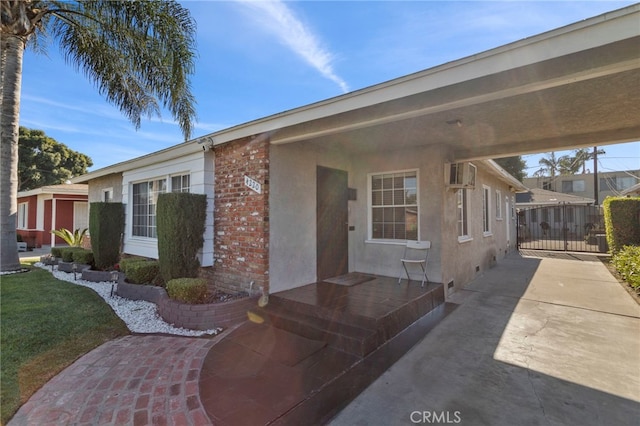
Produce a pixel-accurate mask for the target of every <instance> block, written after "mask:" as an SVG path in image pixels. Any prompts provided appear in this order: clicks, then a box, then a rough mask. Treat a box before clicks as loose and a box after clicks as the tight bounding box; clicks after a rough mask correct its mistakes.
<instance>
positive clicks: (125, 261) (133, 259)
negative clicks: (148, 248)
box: [119, 256, 147, 273]
mask: <svg viewBox="0 0 640 426" xmlns="http://www.w3.org/2000/svg"><path fill="white" fill-rule="evenodd" d="M146 261H147V258H146V257H140V256H131V257H124V258H122V259H120V263H119V265H120V270H121V271H122V272H124V273H126V272H127V266H129V265H130V264H132V263H135V262H146Z"/></svg>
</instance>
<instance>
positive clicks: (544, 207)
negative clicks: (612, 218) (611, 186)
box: [516, 188, 604, 240]
mask: <svg viewBox="0 0 640 426" xmlns="http://www.w3.org/2000/svg"><path fill="white" fill-rule="evenodd" d="M594 204H595V200H594V199H593V198H586V197H580V196H578V195H571V194H565V193H562V192H555V191H548V190H546V189H540V188H532V189H529V190H528V191H526V192H521V193H518V194H516V209H517V211H518V218H519V220H518V222H519V229H518V232H519V235H520V237H521V240H522V238H524V239H526V238H530V237H531V236H538V237H541V238H542V237H551V236H554V235H556V236H562V235H564V234H563V232H565V230H566V232H567V233H568V234H571V236H573V237H575V238H584V236H585V235H587V234H589V233H590V232H595V231H596V230H600V228H602V227H603V226H604V222H603V219H602V209H601V208H600V207H599V206H596V205H594Z"/></svg>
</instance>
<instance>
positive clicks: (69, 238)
mask: <svg viewBox="0 0 640 426" xmlns="http://www.w3.org/2000/svg"><path fill="white" fill-rule="evenodd" d="M51 233H52V234H54V235H55V236H57V237H60V238H62V240H63V241H64V242H65V243H67V244H69V245H70V246H71V247H81V246H82V242H83V241H84V237H85V235H86V234H87V228H84V229H83V230H80V229H76V230H75V231H73V232H71V231H69V230H68V229H66V228H60V229H54V230H53V231H51Z"/></svg>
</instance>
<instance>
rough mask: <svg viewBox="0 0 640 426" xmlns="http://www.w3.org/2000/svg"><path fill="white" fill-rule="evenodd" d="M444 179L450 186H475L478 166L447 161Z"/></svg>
mask: <svg viewBox="0 0 640 426" xmlns="http://www.w3.org/2000/svg"><path fill="white" fill-rule="evenodd" d="M444 181H445V184H446V185H447V187H449V188H471V189H472V188H475V186H476V166H474V165H473V164H471V163H445V167H444Z"/></svg>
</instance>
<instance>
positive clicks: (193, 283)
mask: <svg viewBox="0 0 640 426" xmlns="http://www.w3.org/2000/svg"><path fill="white" fill-rule="evenodd" d="M167 294H169V297H170V298H172V299H175V300H178V301H180V302H184V303H203V302H204V301H205V299H206V297H207V282H206V281H205V280H204V279H203V278H174V279H172V280H170V281H169V282H167Z"/></svg>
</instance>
